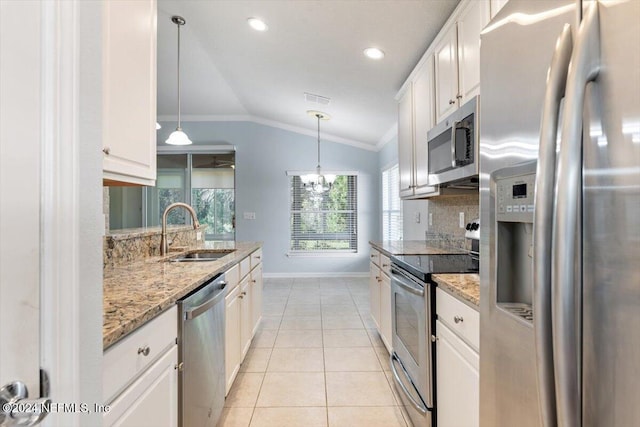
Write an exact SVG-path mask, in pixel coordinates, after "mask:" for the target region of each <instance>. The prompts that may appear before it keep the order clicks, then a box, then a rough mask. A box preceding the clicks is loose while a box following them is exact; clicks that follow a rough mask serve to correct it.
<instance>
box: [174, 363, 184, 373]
mask: <svg viewBox="0 0 640 427" xmlns="http://www.w3.org/2000/svg"><path fill="white" fill-rule="evenodd" d="M183 367H184V362H180V363H178V364H176V365H173V369H175V370H177V371H180V372H182V368H183Z"/></svg>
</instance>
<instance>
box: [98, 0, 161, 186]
mask: <svg viewBox="0 0 640 427" xmlns="http://www.w3.org/2000/svg"><path fill="white" fill-rule="evenodd" d="M156 11H157V5H156V1H155V0H125V1H120V0H119V1H106V2H104V21H103V24H104V27H103V41H104V50H103V70H104V74H103V86H104V90H103V94H104V102H103V111H102V115H103V144H104V147H103V148H104V150H103V152H104V158H103V159H104V160H103V170H104V175H103V176H104V178H105V180H107V182H108V180H111V181H117V182H127V183H133V184H142V185H155V182H156V91H157V87H156V86H157V85H156V37H157V36H156V34H157V30H156V21H157V16H156V15H157V12H156Z"/></svg>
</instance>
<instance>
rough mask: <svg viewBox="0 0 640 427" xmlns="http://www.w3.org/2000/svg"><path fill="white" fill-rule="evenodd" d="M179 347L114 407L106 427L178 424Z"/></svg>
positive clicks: (125, 392)
mask: <svg viewBox="0 0 640 427" xmlns="http://www.w3.org/2000/svg"><path fill="white" fill-rule="evenodd" d="M177 363H178V346H176V345H174V346H173V347H172V348H171V350H169V351H168V352H167V353H165V355H164V356H162V357H161V358H160V359H159V360H158V361H157V362H156V363H154V364H153V365H152V366H151V367H150V368H149V370H147V371H146V372H145V373H144V374H142V375H141V376H140V378H138V379H137V380H136V381H135V382H134V383H133V384H131V385H130V386H129V387H127V388H126V389H125V391H124V392H123V393H122V394H121V395H120V396H119V397H118V398H117V399H116V400H114V401H113V402H112V403H111V404H110V407H111V410H110V411H109V412H108V413H106V414H105V415H104V420H103V421H104V425H105V426H121V427H145V426H149V427H158V426H166V427H175V426H177V425H178V370H177V369H176V365H177Z"/></svg>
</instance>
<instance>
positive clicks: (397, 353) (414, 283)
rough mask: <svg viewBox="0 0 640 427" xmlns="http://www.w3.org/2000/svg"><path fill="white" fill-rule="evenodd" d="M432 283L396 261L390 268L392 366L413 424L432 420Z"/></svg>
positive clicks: (422, 423)
mask: <svg viewBox="0 0 640 427" xmlns="http://www.w3.org/2000/svg"><path fill="white" fill-rule="evenodd" d="M431 303H432V296H431V285H430V284H429V283H427V282H423V281H421V280H419V279H418V278H416V277H415V276H413V275H412V274H410V273H409V272H407V271H405V270H404V269H402V268H401V267H399V266H398V265H397V264H392V268H391V310H392V316H391V327H392V346H393V351H392V352H391V369H392V371H393V377H394V380H395V384H396V388H397V389H398V391H399V392H400V396H401V398H402V401H403V406H404V407H405V409H406V411H407V413H408V414H409V416H410V417H411V421H412V423H413V425H414V426H416V427H418V426H431V425H432V423H433V414H432V411H433V348H432V345H431V330H432V323H431V319H432V316H431V310H432V305H431Z"/></svg>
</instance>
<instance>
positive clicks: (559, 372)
mask: <svg viewBox="0 0 640 427" xmlns="http://www.w3.org/2000/svg"><path fill="white" fill-rule="evenodd" d="M598 5H599V2H593V3H592V4H590V5H589V6H588V7H587V9H586V11H585V13H584V17H583V19H582V22H581V23H580V28H579V29H578V32H577V36H576V43H575V48H574V49H573V52H572V54H571V65H570V67H569V75H568V77H567V87H566V90H565V92H566V93H565V104H564V111H563V113H564V114H563V119H562V121H563V123H562V133H561V135H562V136H561V140H560V160H559V162H558V173H557V176H556V186H555V192H556V197H555V200H557V204H556V208H555V213H554V217H553V249H552V256H553V261H552V267H551V268H552V270H551V286H552V293H553V298H552V300H551V301H552V312H553V353H554V371H555V384H556V399H557V400H556V404H557V408H558V425H560V426H578V425H581V424H582V417H581V415H582V414H581V406H582V394H581V389H582V385H581V366H580V357H579V355H580V353H579V350H580V348H579V343H578V339H579V338H580V329H581V325H580V324H581V321H582V320H581V319H580V318H579V317H578V316H579V314H580V312H581V310H580V308H579V307H577V305H578V304H580V303H581V300H582V296H581V293H582V277H581V272H582V265H581V255H582V242H581V239H582V220H581V217H582V127H583V122H582V113H583V108H584V102H585V95H586V89H587V85H588V83H589V82H592V81H594V80H595V79H596V78H597V76H598V74H599V72H600V66H601V65H600V21H599V16H598Z"/></svg>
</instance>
